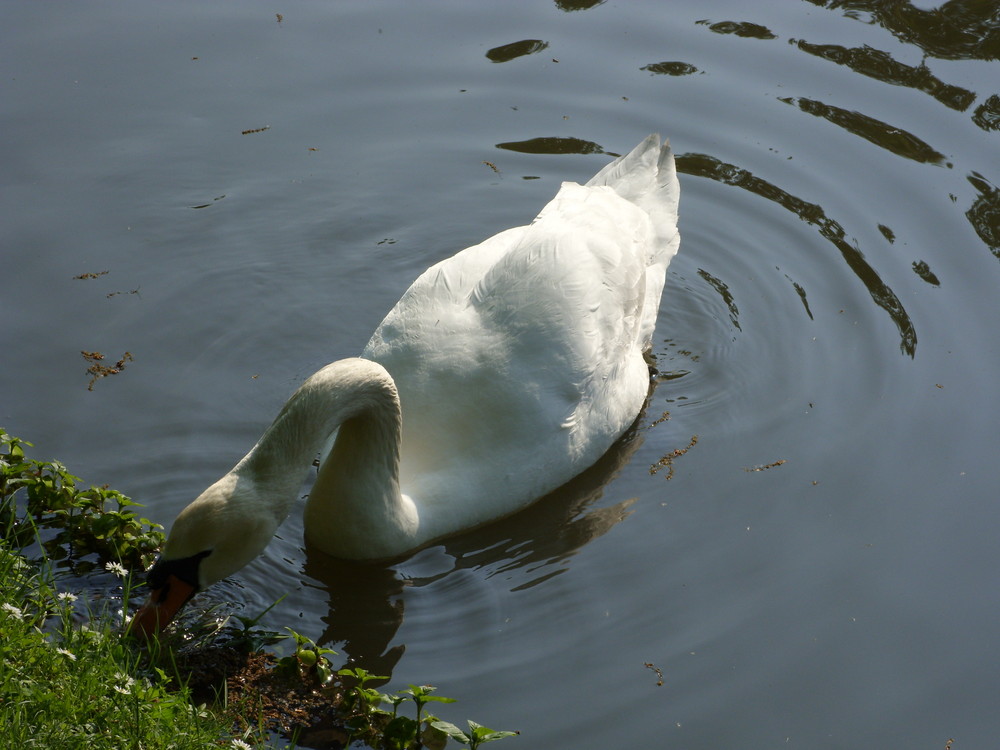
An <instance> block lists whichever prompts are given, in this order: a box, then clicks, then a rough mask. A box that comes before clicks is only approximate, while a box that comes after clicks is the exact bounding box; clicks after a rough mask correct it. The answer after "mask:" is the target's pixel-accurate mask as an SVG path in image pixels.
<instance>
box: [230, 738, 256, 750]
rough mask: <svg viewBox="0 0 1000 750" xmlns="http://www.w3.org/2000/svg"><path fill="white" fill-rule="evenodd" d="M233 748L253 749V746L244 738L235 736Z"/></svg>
mask: <svg viewBox="0 0 1000 750" xmlns="http://www.w3.org/2000/svg"><path fill="white" fill-rule="evenodd" d="M232 748H233V750H253V748H252V747H251V746H250V745H248V744H247V743H245V742H244V741H243V740H240V739H235V738H234V739H233V744H232Z"/></svg>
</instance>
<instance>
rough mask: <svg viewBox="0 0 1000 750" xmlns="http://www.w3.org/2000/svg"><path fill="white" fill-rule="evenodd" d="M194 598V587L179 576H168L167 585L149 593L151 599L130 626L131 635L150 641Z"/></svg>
mask: <svg viewBox="0 0 1000 750" xmlns="http://www.w3.org/2000/svg"><path fill="white" fill-rule="evenodd" d="M192 596H194V586H192V585H191V584H189V583H185V582H184V581H182V580H181V579H180V578H178V577H177V576H175V575H173V574H171V575H168V576H167V581H166V583H164V584H163V586H162V587H160V588H158V589H153V590H152V591H151V592H150V593H149V599H147V600H146V603H145V604H143V605H142V607H140V608H139V611H138V612H136V613H135V617H133V618H132V621H131V622H130V623H129V625H128V631H127V632H128V633H129V635H134V636H138V637H140V638H143V639H145V640H149V639H150V638H152V637H153V636H154V635H156V633H157V632H159V631H160V630H161V629H163V628H165V627H167V625H169V624H170V621H171V620H173V619H174V616H175V615H176V614H177V612H178V611H179V610H180V608H181V607H183V606H184V605H185V604H187V601H188V599H190V598H191V597H192Z"/></svg>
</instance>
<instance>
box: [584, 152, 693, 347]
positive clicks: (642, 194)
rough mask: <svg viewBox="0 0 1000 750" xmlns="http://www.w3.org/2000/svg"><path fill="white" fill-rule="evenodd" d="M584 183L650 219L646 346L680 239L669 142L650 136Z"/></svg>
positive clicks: (676, 186) (677, 193) (644, 317)
mask: <svg viewBox="0 0 1000 750" xmlns="http://www.w3.org/2000/svg"><path fill="white" fill-rule="evenodd" d="M587 185H589V186H598V185H607V186H608V187H610V188H611V189H612V190H614V191H615V192H616V193H618V194H619V195H620V196H622V197H623V198H625V199H626V200H629V201H631V202H632V203H634V204H636V205H637V206H639V207H640V208H641V209H643V210H644V211H645V212H646V213H647V214H648V215H649V218H650V219H651V220H652V222H653V227H654V229H655V231H656V242H655V243H654V246H653V248H652V253H651V256H650V258H649V266H648V268H647V269H646V303H645V305H644V308H643V314H642V325H641V336H642V340H643V345H644V346H645V347H646V348H649V347H650V345H651V343H652V335H653V326H654V325H655V323H656V316H657V311H658V309H659V304H660V295H661V294H662V292H663V283H664V281H665V279H666V270H667V266H668V265H669V263H670V259H671V258H673V257H674V255H675V254H676V253H677V249H678V247H679V246H680V241H681V240H680V235H679V234H678V232H677V203H678V199H679V198H680V184H679V183H678V182H677V168H676V166H675V164H674V154H673V151H671V150H670V141H669V140H664V141H663V144H662V146H661V144H660V136H659V134H657V133H654V134H652V135H650V136H649V137H648V138H646V139H645V140H644V141H643V142H642V143H640V144H639V145H638V146H636V147H635V148H634V149H632V151H630V152H629V153H627V154H625V156H621V157H619V158H618V159H616V160H615V161H613V162H611V163H610V164H608V165H606V166H605V167H604V168H603V169H602V170H601V171H600V172H598V173H597V174H596V175H594V176H593V177H592V178H591V179H590V180H589V181H588V182H587Z"/></svg>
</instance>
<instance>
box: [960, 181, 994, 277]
mask: <svg viewBox="0 0 1000 750" xmlns="http://www.w3.org/2000/svg"><path fill="white" fill-rule="evenodd" d="M968 179H969V182H971V183H972V186H973V187H974V188H975V189H976V190H978V191H979V197H978V198H976V200H975V201H974V202H973V204H972V207H971V208H970V209H969V210H968V211H966V212H965V216H966V218H967V219H968V220H969V223H970V224H972V228H973V229H975V230H976V234H978V235H979V237H980V239H982V241H983V242H984V243H986V247H988V248H989V249H990V251H991V252H992V253H993V254H994V255H995V256H996V257H997V259H1000V190H997V188H996V186H994V185H991V184H990V182H989V180H987V179H986V178H985V177H983V176H982V175H981V174H979V173H978V172H973V173H972V174H970V175H969V178H968Z"/></svg>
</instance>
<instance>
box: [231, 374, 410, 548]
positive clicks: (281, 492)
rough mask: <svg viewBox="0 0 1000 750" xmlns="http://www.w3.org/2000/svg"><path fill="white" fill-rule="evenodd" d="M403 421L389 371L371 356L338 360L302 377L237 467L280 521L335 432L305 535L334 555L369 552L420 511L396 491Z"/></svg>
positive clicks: (405, 529) (402, 532) (406, 529)
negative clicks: (334, 439) (291, 394)
mask: <svg viewBox="0 0 1000 750" xmlns="http://www.w3.org/2000/svg"><path fill="white" fill-rule="evenodd" d="M401 428H402V419H401V414H400V405H399V397H398V395H397V392H396V386H395V383H393V380H392V377H391V376H390V375H389V373H388V372H386V370H385V369H384V368H383V367H382V366H381V365H378V364H376V363H374V362H371V361H369V360H365V359H345V360H340V361H338V362H334V363H332V364H330V365H327V366H326V367H324V368H323V369H321V370H320V371H319V372H317V373H315V374H314V375H312V376H311V377H310V378H309V379H308V380H307V381H306V382H305V383H303V384H302V386H301V387H300V388H299V389H298V390H297V391H296V392H295V394H294V395H293V396H292V397H291V398H290V399H289V400H288V403H287V404H285V407H284V409H282V411H281V413H280V414H279V415H278V417H277V418H276V419H275V420H274V422H273V424H272V425H271V426H270V427H269V428H268V430H267V431H266V432H265V433H264V434H263V435H262V436H261V438H260V441H259V442H258V443H257V445H256V446H254V448H253V450H252V451H250V453H248V454H247V455H246V457H245V458H244V459H243V460H242V461H241V462H240V463H239V464H237V466H236V467H235V468H234V469H233V472H234V473H235V474H237V475H238V476H239V477H240V479H241V480H242V479H246V480H249V482H250V483H252V485H253V486H254V492H253V494H254V495H256V496H257V497H259V498H261V499H263V500H266V502H267V503H268V504H269V505H270V508H271V511H272V512H273V513H274V515H275V519H276V520H277V522H278V523H280V522H281V520H283V519H284V518H285V516H287V515H288V512H289V510H290V509H291V507H292V505H293V504H294V502H295V500H296V497H297V495H298V492H299V490H300V489H301V487H302V481H303V479H304V477H305V472H306V470H307V469H308V468H309V467H310V466H312V464H313V461H314V459H315V457H316V456H317V454H319V453H320V452H321V451H322V450H323V449H324V447H325V446H326V445H327V443H328V442H329V440H330V436H331V435H332V434H333V433H334V431H337V438H336V441H335V443H334V445H333V448H332V449H331V450H330V453H329V455H327V456H321V461H322V464H321V469H320V473H319V476H318V477H317V480H316V482H315V484H314V486H313V489H312V491H311V492H310V496H309V501H308V503H307V505H306V519H305V526H306V535H307V537H308V538H309V540H310V541H311V542H313V543H314V544H316V545H317V546H318V547H320V548H321V549H324V550H326V551H329V552H331V553H333V554H338V555H342V556H372V555H371V554H370V547H371V545H372V544H374V545H376V546H378V545H380V544H381V545H385V543H386V541H387V540H386V539H385V537H387V536H393V537H397V538H398V537H400V536H409V535H411V534H412V533H413V532H414V531H415V527H416V514H415V510H414V509H413V507H412V504H411V503H409V501H408V499H404V498H402V497H401V495H400V491H399V449H400V439H401ZM352 547H356V548H358V549H357V550H352ZM352 552H353V554H352ZM390 554H391V553H390Z"/></svg>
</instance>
